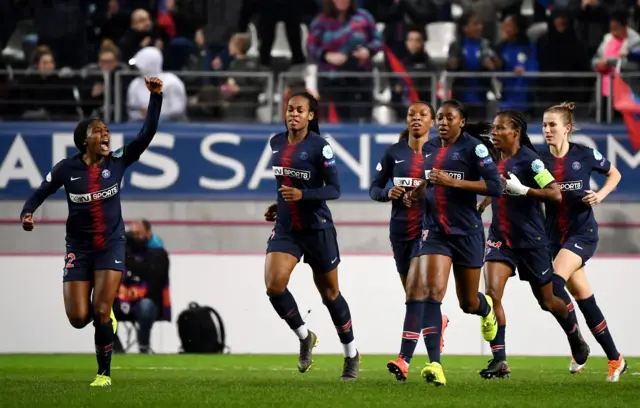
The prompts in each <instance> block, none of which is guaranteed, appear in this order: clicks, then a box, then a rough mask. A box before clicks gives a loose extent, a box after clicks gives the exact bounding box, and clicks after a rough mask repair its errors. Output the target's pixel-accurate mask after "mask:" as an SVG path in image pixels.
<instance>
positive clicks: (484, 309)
mask: <svg viewBox="0 0 640 408" xmlns="http://www.w3.org/2000/svg"><path fill="white" fill-rule="evenodd" d="M478 300H479V301H480V306H478V310H476V312H475V313H473V314H475V315H478V316H482V317H487V316H488V315H489V313H490V312H491V306H489V302H487V298H486V297H485V296H484V294H482V293H480V292H478Z"/></svg>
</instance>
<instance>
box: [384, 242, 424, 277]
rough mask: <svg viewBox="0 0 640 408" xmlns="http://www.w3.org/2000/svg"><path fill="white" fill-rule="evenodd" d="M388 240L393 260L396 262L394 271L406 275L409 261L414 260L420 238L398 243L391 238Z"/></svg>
mask: <svg viewBox="0 0 640 408" xmlns="http://www.w3.org/2000/svg"><path fill="white" fill-rule="evenodd" d="M390 240H391V249H392V250H393V259H394V260H395V261H396V270H397V271H398V273H399V274H401V275H406V274H408V273H409V265H410V264H411V259H413V258H415V257H416V255H417V253H418V247H419V246H420V238H415V239H412V240H410V241H399V240H395V239H393V237H391V238H390Z"/></svg>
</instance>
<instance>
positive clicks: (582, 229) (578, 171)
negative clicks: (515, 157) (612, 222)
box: [540, 143, 611, 244]
mask: <svg viewBox="0 0 640 408" xmlns="http://www.w3.org/2000/svg"><path fill="white" fill-rule="evenodd" d="M540 157H541V158H542V160H543V161H544V163H545V165H546V166H547V167H548V168H549V170H550V171H551V172H552V174H553V176H554V178H555V179H556V181H557V182H558V186H559V187H560V191H561V192H562V201H561V202H560V203H553V204H551V203H549V204H546V205H545V210H546V225H545V227H546V231H547V235H548V236H549V239H550V240H551V242H553V243H556V244H564V242H565V241H566V240H567V238H569V237H570V236H584V237H585V238H590V239H592V240H597V239H598V224H597V223H596V219H595V217H594V216H593V209H592V208H591V207H590V206H589V205H587V204H585V203H584V202H583V201H582V199H583V198H584V196H585V195H586V194H587V193H586V192H585V190H589V182H590V178H591V173H592V172H594V171H595V172H597V173H600V174H607V173H608V172H609V170H610V169H611V163H610V162H609V160H607V159H605V158H604V157H603V156H602V154H601V153H600V152H598V151H597V150H593V149H592V148H590V147H586V146H582V145H578V144H575V143H570V144H569V152H568V153H567V154H566V155H565V156H564V157H555V156H553V155H552V154H551V152H550V151H549V150H546V149H545V150H544V151H542V152H540Z"/></svg>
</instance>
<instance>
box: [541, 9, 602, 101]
mask: <svg viewBox="0 0 640 408" xmlns="http://www.w3.org/2000/svg"><path fill="white" fill-rule="evenodd" d="M536 51H537V54H538V63H539V65H540V71H541V72H568V73H571V72H586V71H589V58H588V56H587V48H586V46H585V45H584V41H582V40H581V39H580V38H579V37H578V34H577V33H576V30H575V28H574V21H573V20H572V19H571V18H570V15H569V13H568V12H567V11H566V10H562V9H555V10H554V11H553V12H552V13H551V15H550V16H549V19H548V30H547V33H546V34H545V35H543V36H542V37H540V39H539V40H538V42H537V44H536ZM537 83H538V84H539V85H540V89H541V91H540V93H539V99H540V101H541V102H542V103H544V104H545V105H554V104H556V103H560V102H562V101H584V100H585V97H590V95H586V94H585V89H584V87H585V85H587V84H590V83H594V81H586V80H585V79H584V78H576V77H571V76H568V75H564V76H562V77H559V78H540V79H539V80H538V81H537ZM589 92H590V93H591V92H593V89H589Z"/></svg>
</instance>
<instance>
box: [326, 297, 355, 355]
mask: <svg viewBox="0 0 640 408" xmlns="http://www.w3.org/2000/svg"><path fill="white" fill-rule="evenodd" d="M325 306H326V307H327V309H328V310H329V315H330V316H331V321H332V322H333V325H334V326H335V327H336V331H337V332H338V337H339V338H340V343H342V344H349V343H351V342H352V341H353V339H354V337H353V327H352V324H351V312H350V311H349V305H348V304H347V301H346V300H345V299H344V298H343V297H342V293H338V297H337V298H335V299H333V300H332V301H329V302H326V303H325Z"/></svg>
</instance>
